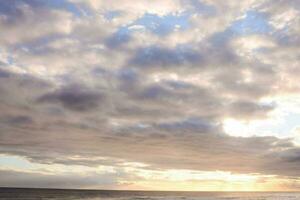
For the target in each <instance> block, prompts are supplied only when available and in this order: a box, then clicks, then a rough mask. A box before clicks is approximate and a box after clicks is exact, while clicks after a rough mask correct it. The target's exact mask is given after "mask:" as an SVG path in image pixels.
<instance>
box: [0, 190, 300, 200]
mask: <svg viewBox="0 0 300 200" xmlns="http://www.w3.org/2000/svg"><path fill="white" fill-rule="evenodd" d="M4 199H5V200H13V199H18V200H21V199H22V200H98V199H104V200H131V199H132V200H300V193H269V192H263V193H261V192H257V193H256V192H249V193H247V192H242V193H240V192H236V193H235V192H228V193H223V192H141V191H107V190H50V189H49V190H48V189H14V188H0V200H4Z"/></svg>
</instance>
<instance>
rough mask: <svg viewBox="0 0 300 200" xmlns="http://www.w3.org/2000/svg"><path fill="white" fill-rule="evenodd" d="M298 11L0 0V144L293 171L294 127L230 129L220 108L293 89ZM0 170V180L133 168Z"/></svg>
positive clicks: (274, 105) (291, 1)
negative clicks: (68, 171) (264, 131)
mask: <svg viewBox="0 0 300 200" xmlns="http://www.w3.org/2000/svg"><path fill="white" fill-rule="evenodd" d="M299 12H300V3H299V1H298V0H285V1H272V0H247V1H235V0H229V1H220V0H202V1H198V0H164V1H163V2H162V1H158V0H153V1H148V0H139V1H131V0H120V1H102V0H98V1H97V0H88V1H81V0H69V1H67V0H61V1H56V0H55V1H50V0H49V1H48V0H45V1H39V0H10V1H6V0H0V94H1V95H0V153H1V154H3V155H6V156H21V157H23V158H25V159H27V160H29V161H30V162H31V163H36V164H47V165H48V164H59V165H62V166H66V167H67V166H68V165H76V166H77V165H80V166H85V167H91V168H92V167H97V166H99V165H101V166H113V167H116V168H117V169H120V170H121V171H122V166H124V163H143V164H144V165H143V166H142V167H140V168H142V169H148V170H170V169H172V170H176V169H177V170H183V169H184V170H196V171H228V172H232V173H241V174H248V173H249V174H262V175H277V176H279V177H286V178H288V179H291V180H298V177H300V167H299V166H300V147H299V145H297V143H295V138H293V137H281V138H280V137H277V135H275V134H274V135H272V133H271V134H269V135H268V136H265V135H263V134H261V133H260V132H255V133H252V134H251V136H248V137H243V134H242V133H241V134H240V135H238V136H232V135H230V134H229V133H227V132H226V131H225V130H224V121H225V120H226V119H233V120H238V121H244V122H251V121H255V120H265V119H268V118H269V117H270V115H271V114H272V113H274V112H276V110H277V109H278V104H279V103H280V102H277V101H278V98H279V97H282V96H291V98H293V96H294V95H297V94H298V93H299V91H300V88H299V82H298V80H299V79H298V77H299V76H300V68H299V60H300V48H299V47H300V15H299ZM284 131H285V130H284V129H283V132H282V133H281V134H282V135H284V134H288V133H285V132H284ZM298 137H299V136H298ZM3 165H4V163H3ZM0 166H1V163H0ZM0 174H1V177H4V179H2V178H1V180H0V185H2V186H25V185H26V186H27V185H28V186H39V185H42V186H49V187H53V186H54V187H55V186H57V185H55V183H54V180H59V179H61V180H68V181H67V182H69V183H71V186H70V185H65V187H72V183H73V186H74V187H89V186H93V187H94V186H95V185H98V186H99V187H105V188H106V187H107V188H110V187H111V188H113V187H114V186H113V185H114V184H118V180H117V179H122V180H127V181H131V180H132V179H134V177H132V175H130V174H126V173H123V172H119V173H116V172H114V173H111V174H109V173H108V174H104V175H103V174H102V175H99V174H98V175H94V174H92V175H88V179H85V180H84V181H82V180H83V178H82V179H81V178H80V176H79V178H78V177H76V175H72V176H70V174H62V175H51V177H48V178H45V177H46V175H45V174H42V173H41V174H39V173H38V172H35V173H33V172H30V173H29V172H28V173H26V172H20V171H14V170H12V169H9V170H8V169H1V171H0ZM2 174H3V175H4V176H2ZM98 176H99V177H98ZM20 177H23V178H20ZM72 177H73V178H72ZM74 177H75V178H74ZM92 177H95V178H92ZM97 179H101V180H103V182H98V181H97ZM106 180H107V181H106ZM61 187H64V185H63V184H62V186H61ZM292 187H296V186H295V185H294V186H292ZM297 187H299V186H297Z"/></svg>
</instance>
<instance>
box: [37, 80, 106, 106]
mask: <svg viewBox="0 0 300 200" xmlns="http://www.w3.org/2000/svg"><path fill="white" fill-rule="evenodd" d="M103 98H104V97H103V95H101V93H100V92H97V91H96V90H95V91H93V90H91V89H88V88H82V87H80V86H79V85H72V86H68V87H66V88H62V89H60V90H58V91H54V92H52V93H49V94H45V95H43V96H41V97H40V98H39V99H38V102H39V103H47V102H48V103H60V104H62V105H63V106H64V107H66V108H68V109H70V110H74V111H88V110H92V109H96V108H97V107H98V106H99V104H100V103H101V101H103V100H104V99H103Z"/></svg>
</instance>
